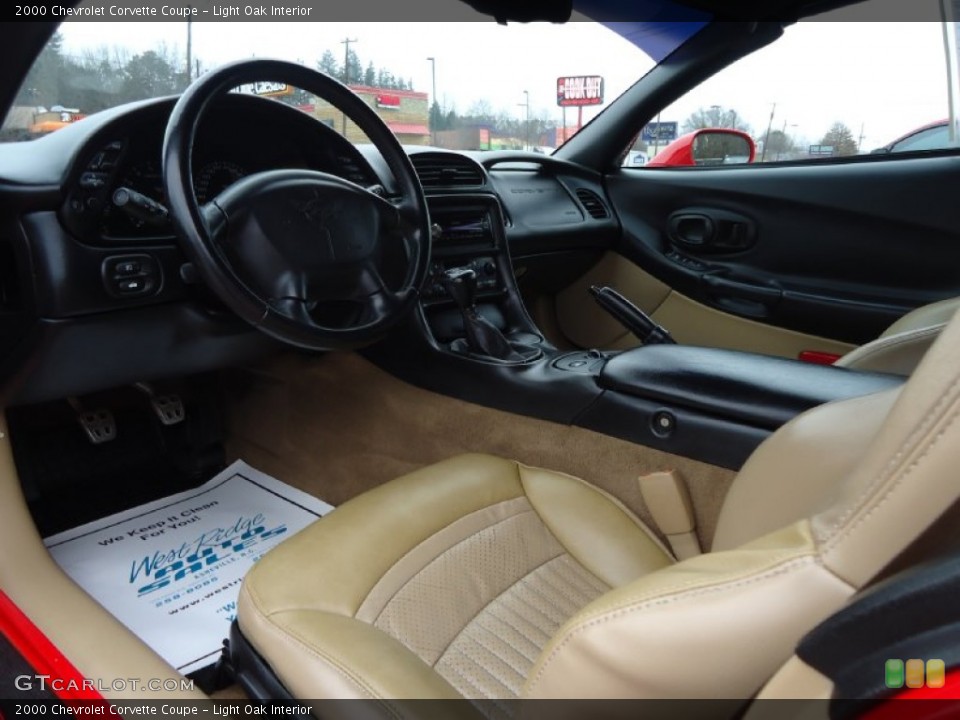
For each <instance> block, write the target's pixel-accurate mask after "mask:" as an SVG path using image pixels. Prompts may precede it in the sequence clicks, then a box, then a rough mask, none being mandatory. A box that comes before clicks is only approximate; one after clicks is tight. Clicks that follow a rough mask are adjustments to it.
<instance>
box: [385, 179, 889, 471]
mask: <svg viewBox="0 0 960 720" xmlns="http://www.w3.org/2000/svg"><path fill="white" fill-rule="evenodd" d="M429 204H430V214H431V221H432V224H433V249H432V253H433V255H432V258H433V259H432V266H431V268H430V273H429V278H428V280H427V283H426V285H425V287H424V289H423V291H422V294H421V302H420V306H419V308H418V312H416V313H413V314H411V315H410V316H408V317H407V318H406V320H405V321H404V324H403V325H402V326H400V327H398V329H397V330H396V334H395V335H394V336H393V337H392V338H388V339H387V340H386V341H385V342H384V343H382V344H380V345H379V346H374V347H372V348H370V349H368V350H367V351H366V353H367V355H368V357H370V358H371V359H372V360H374V361H375V362H376V363H377V364H378V365H380V366H381V367H383V368H384V369H386V370H388V371H389V372H392V373H393V374H394V375H396V376H398V377H400V378H403V379H404V380H406V381H408V382H411V383H413V384H415V385H418V386H420V387H423V388H426V389H429V390H433V391H435V392H440V393H443V394H445V395H450V396H453V397H458V398H461V399H463V400H466V401H468V402H473V403H477V404H480V405H486V406H489V407H495V408H499V409H502V410H506V411H508V412H513V413H518V414H522V415H530V416H534V417H537V418H540V419H543V420H549V421H553V422H556V423H560V424H564V425H575V426H579V427H582V428H586V429H589V430H593V431H596V432H599V433H602V434H605V435H611V436H614V437H619V438H622V439H625V440H629V441H631V442H635V443H638V444H640V445H644V446H647V447H652V448H656V449H659V450H663V451H666V452H668V453H673V454H675V455H679V456H684V457H688V458H692V459H696V460H700V461H702V462H706V463H709V464H712V465H718V466H721V467H726V468H731V469H737V468H739V467H740V466H741V465H742V464H743V462H744V461H745V460H746V458H747V457H749V455H750V454H751V453H752V452H753V450H754V449H755V448H756V447H757V446H758V445H759V444H760V443H761V442H762V441H763V440H764V439H765V438H766V437H768V436H769V435H770V434H771V433H773V432H774V431H776V429H777V428H778V427H780V426H781V425H782V424H783V423H785V422H787V421H788V420H790V419H791V418H792V417H795V416H796V415H798V414H799V413H801V412H804V411H805V410H808V409H810V408H812V407H815V406H817V405H820V404H823V403H826V402H830V401H834V400H840V399H845V398H852V397H858V396H861V395H867V394H870V393H874V392H879V391H882V390H887V389H890V388H895V387H897V386H899V385H900V384H902V382H903V378H900V377H897V376H890V375H882V374H878V373H867V372H858V371H854V370H848V369H845V368H837V367H826V366H814V365H809V364H806V363H802V362H800V361H798V360H790V359H787V358H775V357H768V356H764V355H757V354H752V353H740V352H733V351H728V350H720V349H716V348H695V347H690V346H681V345H676V344H669V343H670V342H671V339H670V337H669V333H668V332H667V330H668V329H664V328H660V327H658V326H656V325H655V324H653V323H651V322H649V318H639V319H638V317H634V316H635V315H642V313H641V312H640V311H639V310H636V309H635V308H632V307H631V306H630V305H629V303H628V302H627V301H626V300H623V299H622V298H620V297H619V296H618V295H617V293H615V292H612V291H611V290H610V289H609V288H598V289H596V291H595V292H594V295H595V296H598V297H597V300H598V301H599V302H600V303H601V305H602V306H604V307H607V306H612V310H611V311H612V312H613V314H614V315H615V317H618V318H619V319H621V320H622V321H623V322H625V323H626V324H627V326H628V327H630V329H631V330H632V331H633V332H634V333H635V334H637V336H638V337H641V338H644V339H645V341H646V342H647V343H652V342H656V343H657V344H647V345H645V346H641V347H639V348H636V349H633V350H628V351H625V352H607V351H598V350H575V351H560V350H558V349H557V348H555V347H553V346H552V345H551V344H550V343H549V342H547V341H546V339H545V338H544V337H543V336H542V335H541V333H540V332H539V331H538V330H537V328H536V325H535V324H534V323H533V321H532V320H531V319H530V316H529V315H528V314H527V311H526V309H525V307H524V304H523V301H522V299H521V297H520V293H519V291H518V289H517V285H516V282H515V280H514V277H513V268H512V264H511V258H510V249H509V247H508V244H507V231H508V230H509V228H508V227H507V226H506V225H505V223H504V214H503V211H502V209H501V206H500V201H499V199H498V198H497V197H496V196H495V195H492V194H484V193H475V194H450V195H431V196H429ZM605 300H606V301H607V302H604V301H605ZM583 302H585V303H587V302H593V299H592V298H591V297H590V296H589V295H587V294H586V293H585V294H584V298H583ZM607 309H611V308H610V307H607Z"/></svg>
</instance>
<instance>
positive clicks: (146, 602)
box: [44, 461, 333, 673]
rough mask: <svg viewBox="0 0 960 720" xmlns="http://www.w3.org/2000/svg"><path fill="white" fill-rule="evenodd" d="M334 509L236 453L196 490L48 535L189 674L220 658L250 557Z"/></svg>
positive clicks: (113, 607) (70, 566) (79, 575)
mask: <svg viewBox="0 0 960 720" xmlns="http://www.w3.org/2000/svg"><path fill="white" fill-rule="evenodd" d="M332 509H333V508H332V506H330V505H328V504H327V503H325V502H323V501H322V500H318V499H317V498H315V497H313V496H312V495H308V494H307V493H304V492H301V491H300V490H297V489H295V488H292V487H290V486H289V485H286V484H284V483H282V482H280V481H279V480H276V479H274V478H272V477H270V476H269V475H265V474H263V473H261V472H259V471H257V470H255V469H254V468H252V467H250V466H249V465H247V464H246V463H244V462H242V461H237V462H235V463H233V464H232V465H231V466H230V467H228V468H227V469H226V470H224V471H223V472H222V473H220V474H219V475H217V476H216V477H215V478H213V479H212V480H210V481H209V482H207V483H205V484H204V485H202V486H200V487H199V488H196V489H194V490H190V491H187V492H182V493H179V494H177V495H172V496H170V497H167V498H162V499H160V500H155V501H153V502H151V503H148V504H146V505H141V506H139V507H136V508H133V509H131V510H126V511H124V512H122V513H118V514H116V515H111V516H110V517H107V518H103V519H101V520H97V521H95V522H91V523H87V524H86V525H82V526H80V527H78V528H74V529H72V530H67V531H65V532H62V533H58V534H56V535H53V536H51V537H48V538H46V539H45V540H44V543H45V544H46V546H47V548H48V549H49V550H50V553H51V555H53V558H54V559H55V560H56V561H57V563H58V564H59V565H60V566H61V567H62V568H63V569H64V571H66V573H67V574H68V575H70V577H72V578H73V579H74V580H75V581H76V582H77V583H78V584H79V585H80V586H81V587H83V589H84V590H86V591H87V592H88V593H89V594H90V595H92V596H93V597H94V598H95V599H96V600H97V601H98V602H100V603H101V604H102V605H103V606H104V607H105V608H106V609H107V610H109V611H110V612H111V613H113V615H114V616H115V617H116V618H117V619H118V620H120V622H122V623H123V624H124V625H126V626H127V627H128V628H130V630H132V631H133V632H134V633H135V634H136V635H138V636H139V637H140V638H141V639H142V640H143V641H144V642H146V643H147V645H149V646H150V647H152V648H153V649H154V650H155V651H156V652H157V653H159V654H160V655H161V656H162V657H163V658H164V659H165V660H166V661H167V662H169V663H170V664H171V665H173V666H174V667H176V668H177V669H178V670H180V671H181V672H183V673H189V672H192V671H194V670H198V669H200V668H202V667H205V666H207V665H209V664H211V663H213V662H215V661H216V659H217V657H218V655H219V653H220V648H221V645H222V643H223V639H224V638H225V637H226V636H227V633H228V629H229V625H230V622H231V621H232V620H233V619H234V616H235V613H236V601H237V596H238V593H239V591H240V582H241V581H242V579H243V576H244V575H245V574H246V572H247V570H249V569H250V567H251V566H252V565H253V563H254V562H256V560H257V559H258V558H260V557H261V556H262V555H263V554H264V553H265V552H266V551H267V550H269V549H270V548H271V547H273V546H274V545H276V544H277V543H279V542H280V541H282V540H284V539H285V538H287V537H289V536H290V535H293V534H294V533H295V532H297V531H299V530H301V529H303V528H304V527H306V526H307V525H309V524H310V523H312V522H313V521H315V520H316V519H317V518H318V517H322V516H323V515H325V514H326V513H327V512H329V511H330V510H332Z"/></svg>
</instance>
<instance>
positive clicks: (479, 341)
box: [442, 267, 524, 362]
mask: <svg viewBox="0 0 960 720" xmlns="http://www.w3.org/2000/svg"><path fill="white" fill-rule="evenodd" d="M442 282H443V286H444V287H445V288H446V289H447V292H448V293H450V297H451V298H453V301H454V302H455V303H456V304H457V307H458V308H460V314H461V315H463V329H464V331H465V332H466V336H467V337H466V340H467V347H468V348H469V349H470V352H472V353H474V354H476V355H483V356H486V357H490V358H495V359H497V360H509V361H513V362H516V361H520V360H523V359H524V356H523V355H521V354H519V353H518V352H517V351H516V350H514V349H513V347H512V346H511V345H510V341H509V340H507V339H506V338H505V337H504V336H503V333H502V332H500V330H499V329H497V327H496V326H495V325H493V323H491V322H490V321H489V320H487V319H486V318H485V317H483V315H481V314H480V311H479V309H478V308H477V274H476V273H475V272H474V271H473V270H472V269H471V268H467V267H460V268H450V269H449V270H446V271H444V273H443V277H442Z"/></svg>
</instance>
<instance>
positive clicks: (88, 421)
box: [69, 398, 117, 445]
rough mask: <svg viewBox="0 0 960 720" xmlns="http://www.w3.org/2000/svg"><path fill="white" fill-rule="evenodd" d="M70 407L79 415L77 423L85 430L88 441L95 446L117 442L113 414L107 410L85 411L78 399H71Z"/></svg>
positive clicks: (115, 422)
mask: <svg viewBox="0 0 960 720" xmlns="http://www.w3.org/2000/svg"><path fill="white" fill-rule="evenodd" d="M69 402H70V407H72V408H73V410H74V412H75V413H76V414H77V422H78V423H80V427H82V428H83V431H84V433H86V435H87V439H88V440H89V441H90V442H91V443H93V444H94V445H102V444H103V443H105V442H110V441H111V440H115V439H116V437H117V421H116V420H115V419H114V417H113V413H112V412H110V411H109V410H107V409H106V408H98V409H96V410H85V409H84V407H83V405H81V404H80V401H79V400H77V399H76V398H69Z"/></svg>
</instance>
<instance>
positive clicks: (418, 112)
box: [304, 85, 430, 145]
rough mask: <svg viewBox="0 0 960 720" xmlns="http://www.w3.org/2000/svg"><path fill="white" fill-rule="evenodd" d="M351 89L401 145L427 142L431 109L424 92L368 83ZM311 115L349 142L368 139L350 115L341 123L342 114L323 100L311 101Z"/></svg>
mask: <svg viewBox="0 0 960 720" xmlns="http://www.w3.org/2000/svg"><path fill="white" fill-rule="evenodd" d="M350 89H351V90H353V92H355V93H356V94H357V95H359V96H360V97H361V98H362V99H363V101H364V102H365V103H367V105H369V106H370V107H371V108H373V109H374V111H376V113H377V115H379V116H380V118H381V119H382V120H383V121H384V122H385V123H386V124H387V127H388V128H390V130H392V131H393V134H394V135H396V136H397V138H398V139H399V140H400V142H401V143H403V144H404V145H429V144H430V126H429V116H430V108H429V106H428V104H427V93H423V92H416V91H414V90H385V89H383V88H377V87H370V86H368V85H351V86H350ZM304 109H306V108H304ZM313 115H314V116H315V117H316V118H317V119H318V120H320V122H323V123H326V124H327V125H329V126H330V127H332V128H333V129H334V130H336V131H337V132H339V133H342V134H344V135H345V136H346V138H347V139H348V140H349V141H350V142H360V143H363V142H369V140H368V139H367V137H366V135H364V133H363V132H362V131H361V130H360V128H358V127H357V126H356V125H355V124H354V123H353V122H352V121H351V120H350V119H349V118H347V119H346V123H344V116H343V113H342V112H340V111H339V110H336V109H334V108H333V106H332V105H330V103H328V102H326V101H324V100H320V99H317V100H316V101H315V102H314V104H313Z"/></svg>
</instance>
